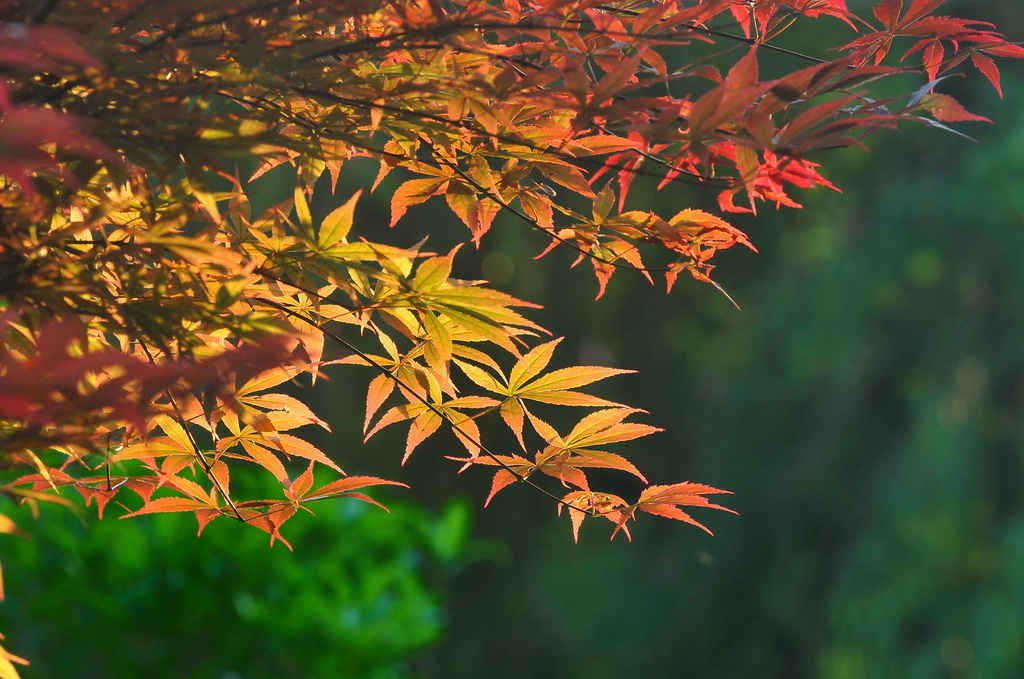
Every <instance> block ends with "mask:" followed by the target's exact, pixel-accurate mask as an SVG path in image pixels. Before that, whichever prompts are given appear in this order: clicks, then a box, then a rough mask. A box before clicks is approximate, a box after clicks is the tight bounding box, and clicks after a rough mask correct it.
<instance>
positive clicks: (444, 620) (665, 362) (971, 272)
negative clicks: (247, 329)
mask: <svg viewBox="0 0 1024 679" xmlns="http://www.w3.org/2000/svg"><path fill="white" fill-rule="evenodd" d="M853 2H854V4H856V0H853ZM947 7H948V10H949V12H950V13H955V14H960V15H964V16H971V17H976V18H980V19H986V20H990V21H993V22H995V23H997V25H998V26H999V27H1000V28H1001V29H1002V30H1003V31H1004V32H1005V33H1007V34H1008V35H1009V36H1010V37H1011V39H1013V38H1022V39H1024V34H1021V30H1022V29H1021V27H1022V26H1024V7H1022V6H1021V4H1020V3H1018V2H1016V0H992V1H985V0H976V1H973V2H967V1H965V0H961V1H960V2H953V1H951V2H949V3H948V5H947ZM837 30H838V29H837ZM836 35H837V36H841V35H842V34H841V33H837V34H836ZM840 39H841V38H840V37H837V38H836V39H835V40H834V41H833V42H839V40H840ZM821 40H822V43H823V44H825V43H827V39H826V37H821ZM782 65H786V64H782ZM1003 85H1004V90H1005V92H1006V97H1005V99H1003V100H999V99H998V97H997V96H996V95H995V94H994V92H993V91H992V89H991V87H990V86H989V85H988V84H987V83H986V82H984V80H983V79H982V78H980V77H979V76H977V74H974V76H973V77H971V78H968V79H953V80H950V81H947V82H946V83H944V85H943V87H944V88H945V90H944V91H947V92H949V93H951V94H954V95H955V96H957V97H958V98H960V99H961V101H963V102H964V103H965V104H966V105H967V107H968V108H969V109H971V110H972V111H974V112H976V113H979V114H982V115H986V116H988V117H990V118H991V119H992V120H993V121H994V123H995V124H994V125H985V124H978V123H976V124H970V125H963V126H961V127H960V129H962V130H963V131H965V132H966V133H968V134H970V135H971V136H973V137H975V138H976V139H977V140H978V143H977V144H975V143H971V142H969V141H967V140H965V139H963V138H960V137H957V136H954V135H951V134H948V133H945V132H942V131H939V130H935V129H929V128H926V127H923V126H922V127H921V128H911V127H908V128H906V129H905V130H904V131H903V132H902V133H900V134H895V133H881V134H878V135H875V136H874V137H873V138H872V139H871V141H870V146H871V152H870V153H864V152H862V151H859V150H853V151H848V152H847V151H844V152H841V153H833V154H828V155H824V156H821V157H819V160H821V161H823V162H824V163H825V170H826V172H825V173H826V175H827V176H828V177H829V178H830V179H831V180H832V181H834V182H835V183H836V184H837V185H838V186H840V187H841V188H842V189H843V191H844V193H843V194H841V195H840V194H836V193H833V192H826V191H817V192H803V193H800V194H798V195H797V196H796V197H797V199H798V200H799V201H801V202H803V203H804V205H805V209H804V210H799V211H794V210H786V211H780V212H774V211H772V210H765V211H764V212H763V213H762V214H761V215H759V216H758V218H757V219H756V220H755V219H748V218H740V219H737V220H736V223H737V225H738V226H740V227H741V228H744V229H745V230H747V232H748V233H749V234H750V236H751V238H752V240H753V241H754V243H755V244H756V245H757V247H758V249H759V250H760V251H761V252H760V254H754V253H750V252H740V251H738V250H736V251H730V252H728V253H725V254H723V255H720V259H721V262H720V263H719V267H718V269H716V272H715V273H716V274H717V280H718V281H719V282H720V283H721V284H722V285H723V287H724V288H725V289H726V290H728V291H729V293H730V294H731V295H732V296H733V298H735V299H736V300H737V302H739V304H740V305H741V306H742V307H743V310H742V311H737V310H736V309H735V308H733V307H732V305H731V304H730V303H729V302H728V301H727V300H726V299H725V298H724V297H722V296H721V295H720V294H719V293H718V292H716V291H715V290H714V289H713V288H711V287H710V286H705V285H701V284H697V283H692V282H687V281H682V280H681V281H680V283H679V285H678V286H677V289H676V291H675V292H674V293H673V294H672V295H671V296H666V295H664V293H663V291H661V290H660V289H655V288H651V287H649V286H648V285H647V284H646V282H644V281H643V280H642V279H640V278H639V277H634V276H632V275H631V274H629V273H628V272H623V273H620V274H618V275H617V276H616V278H615V279H614V280H613V281H612V284H611V286H610V288H609V292H608V294H607V295H606V296H605V297H604V298H603V299H602V300H600V301H598V302H593V301H592V300H593V296H594V294H595V292H596V284H595V283H594V281H593V277H592V275H591V273H590V272H589V270H587V269H585V268H584V267H582V266H581V267H580V268H579V269H575V270H573V269H569V268H568V264H569V263H570V262H571V261H572V259H573V257H572V256H571V254H570V253H560V252H557V251H556V252H555V253H553V254H551V255H549V256H548V257H546V258H544V259H542V260H539V261H537V260H532V259H531V257H532V256H533V255H534V254H536V253H537V252H539V251H540V250H541V249H542V246H543V244H542V242H541V240H540V238H539V237H538V236H537V235H536V234H533V233H530V232H529V231H528V230H526V228H525V227H523V226H521V225H519V224H516V223H515V222H512V221H501V222H499V223H498V225H497V226H496V229H495V232H494V233H493V234H491V235H490V236H489V237H488V238H486V239H485V241H484V244H483V247H482V248H481V250H480V252H479V253H469V252H464V253H463V254H462V255H460V266H462V267H463V270H462V271H460V272H458V273H459V274H460V275H463V276H465V277H474V278H475V277H485V278H490V279H491V280H493V281H494V282H495V283H496V284H497V285H498V286H499V287H502V288H503V289H506V290H508V291H510V292H512V293H513V294H516V295H517V296H520V297H523V298H526V299H529V300H532V301H536V302H540V303H542V304H544V306H545V308H544V309H543V310H542V311H541V312H539V313H538V314H536V316H535V318H537V320H539V321H540V322H541V323H542V324H543V325H545V326H546V327H547V328H549V329H551V330H552V331H553V332H554V333H555V335H556V336H560V335H565V336H566V337H567V339H566V341H565V342H563V344H562V345H561V347H560V350H559V352H558V353H556V361H559V362H560V363H561V364H562V365H567V364H570V363H572V362H582V363H584V364H589V363H601V364H607V365H614V366H617V367H626V368H635V369H637V370H639V374H638V375H633V376H628V377H621V378H617V379H616V380H613V381H611V382H609V383H608V385H607V386H606V387H604V388H602V390H601V394H602V395H603V396H605V397H607V398H610V399H613V400H621V401H624V402H626V403H630V404H632V405H636V406H638V407H643V408H645V409H647V410H649V411H650V415H649V416H648V417H646V418H645V421H647V422H650V423H653V424H657V425H660V426H664V427H665V428H666V429H667V431H666V432H665V433H662V434H658V435H656V436H652V437H649V439H645V440H641V441H638V442H636V443H635V445H632V446H631V447H630V449H629V451H628V454H629V455H630V457H631V459H633V460H634V461H635V462H636V463H637V464H638V465H639V466H640V467H641V468H642V469H643V470H644V471H645V473H647V475H648V477H649V478H651V479H652V481H653V482H656V483H657V482H666V483H668V482H676V481H681V480H687V479H689V480H694V481H699V482H703V483H708V484H711V485H715V486H718V487H722V488H728V489H731V490H733V491H734V492H735V495H734V496H732V497H729V498H727V501H726V504H727V505H728V506H730V507H732V508H735V509H737V510H738V511H739V512H740V516H738V517H736V516H731V515H727V514H719V513H715V514H712V513H710V512H705V513H703V514H701V515H699V516H697V518H698V519H699V520H701V521H703V522H706V523H707V524H708V525H709V527H711V529H712V530H714V531H715V534H716V536H715V537H710V536H708V535H706V534H704V533H702V532H700V531H698V530H695V529H693V528H691V527H687V526H684V525H682V524H678V523H675V522H669V521H661V520H658V519H655V518H648V519H647V520H643V521H640V522H638V523H637V524H636V526H635V528H634V529H633V542H632V543H628V542H626V541H624V540H616V541H615V542H613V543H609V542H608V540H607V536H608V533H609V531H608V530H607V529H608V527H609V526H607V525H601V524H600V523H598V524H596V525H593V526H590V525H585V526H584V529H583V534H582V536H581V542H580V544H578V545H575V544H573V542H572V538H571V534H570V531H569V526H568V523H567V521H566V520H565V519H564V517H563V518H562V519H557V518H556V517H555V512H554V507H552V506H551V505H550V503H549V502H547V501H546V499H545V498H542V497H540V496H538V495H536V494H535V493H531V492H530V491H529V489H526V488H519V487H514V488H511V489H509V490H506V491H505V492H504V493H502V495H501V496H499V497H498V498H497V499H496V500H495V501H494V503H492V505H491V507H489V508H488V509H486V510H482V509H480V505H481V504H482V501H483V498H484V497H485V496H486V493H487V488H488V486H489V478H488V475H486V474H482V473H481V474H474V473H473V470H470V471H469V472H467V473H466V474H464V475H462V476H457V475H455V474H454V472H455V470H456V467H455V466H454V465H453V464H450V463H448V462H447V461H444V460H442V459H440V458H441V457H442V456H443V455H444V454H447V453H449V452H450V451H449V449H448V448H446V447H445V442H444V441H443V440H440V439H439V440H438V441H437V443H435V444H434V445H433V446H432V447H431V446H426V445H424V446H423V447H422V449H421V450H419V451H417V453H416V455H414V456H413V458H412V459H411V460H410V462H409V464H407V465H406V466H405V467H404V468H402V467H399V466H398V460H399V458H400V450H401V438H402V432H399V431H395V432H391V431H385V432H383V433H382V434H381V435H380V437H379V438H376V439H374V441H373V442H372V443H371V445H369V446H367V447H363V446H362V445H361V443H360V440H359V436H358V429H359V423H360V422H361V418H362V404H361V397H362V389H363V388H364V387H363V386H361V384H360V382H361V380H359V379H352V380H347V379H345V378H346V377H361V376H356V375H354V373H353V375H349V373H345V372H342V373H340V374H339V375H338V377H337V378H336V379H335V380H334V381H332V382H330V383H328V384H327V386H326V387H325V389H324V391H322V392H319V393H318V394H317V395H316V401H317V402H316V403H315V404H314V405H315V406H316V409H317V410H318V412H319V413H320V414H321V415H323V416H325V417H326V418H327V419H330V420H331V421H332V424H333V426H334V429H335V431H336V432H338V433H337V435H336V436H334V437H332V438H331V439H330V440H327V441H325V442H323V444H324V445H325V446H327V448H326V449H328V450H333V451H336V452H337V453H338V454H339V455H342V456H344V458H345V459H346V460H353V462H352V463H347V464H346V465H345V466H346V468H347V469H350V470H354V471H356V472H358V473H363V472H369V471H372V472H373V473H376V474H379V475H382V476H387V477H389V478H395V479H398V480H403V481H406V482H409V483H411V484H412V485H413V489H412V490H411V491H407V492H393V493H390V494H389V495H387V502H388V504H389V506H390V507H391V509H392V512H393V513H392V514H391V515H386V514H384V513H383V512H381V511H380V510H377V509H376V508H373V507H369V506H364V505H361V504H359V503H355V502H352V503H336V504H334V505H330V504H323V505H322V506H321V507H320V508H319V510H318V515H317V518H316V519H305V520H302V519H296V520H294V521H293V522H291V523H290V524H289V526H287V527H286V537H288V538H289V539H290V540H291V541H292V543H293V545H294V546H295V552H294V553H292V552H289V551H287V550H286V549H285V548H283V547H281V546H277V547H274V548H273V549H270V548H268V547H267V546H266V541H265V539H264V538H265V536H264V535H263V534H262V533H257V532H256V531H244V530H241V529H239V528H238V527H237V526H234V525H231V524H228V523H226V522H225V523H224V524H223V525H218V523H215V524H213V525H212V526H211V527H210V528H209V529H208V532H207V533H206V534H204V536H203V537H202V538H200V539H198V540H197V539H195V536H194V528H195V525H194V521H193V520H191V519H189V518H187V517H184V518H182V517H166V516H165V517H144V518H140V519H135V520H131V521H123V522H114V521H108V522H102V523H100V522H97V521H95V519H90V520H88V525H87V526H83V525H82V524H81V523H80V522H79V520H78V519H76V518H74V517H71V516H66V515H64V514H62V513H60V512H53V511H50V512H47V513H46V514H45V516H44V517H43V520H42V521H39V522H33V521H32V519H30V518H28V516H27V514H23V515H21V516H20V517H19V522H20V523H22V524H23V525H28V526H31V528H32V530H31V532H33V533H34V536H35V539H34V541H33V542H32V543H26V542H23V541H20V540H17V539H14V538H4V539H3V541H2V542H0V560H2V562H3V565H4V574H5V580H6V584H7V589H8V600H7V601H6V602H4V603H3V604H0V629H2V630H3V631H4V632H5V633H6V634H7V636H8V643H9V647H10V648H11V649H12V650H14V651H15V652H18V653H20V654H22V655H27V656H30V658H31V659H32V661H33V665H32V666H31V667H30V668H27V669H26V671H25V673H24V676H25V677H26V679H31V678H33V677H58V676H59V677H67V678H71V677H122V676H125V677H126V676H141V675H143V674H144V675H145V676H147V677H150V678H151V679H159V678H163V677H168V678H170V677H203V678H205V677H209V678H211V679H242V678H244V679H263V678H269V677H309V678H312V679H320V678H328V677H338V678H342V679H347V678H349V677H352V678H356V677H358V678H360V679H361V678H378V677H379V678H382V679H383V678H398V677H424V678H441V677H443V678H444V679H463V678H465V679H476V678H479V677H485V678H488V679H505V678H509V679H511V678H512V677H515V678H516V679H521V678H522V677H530V678H531V679H544V678H548V677H551V678H555V677H558V678H563V677H571V676H586V677H588V679H606V678H608V679H610V678H612V677H623V676H645V677H656V678H662V677H666V678H667V677H673V678H676V677H686V678H691V677H692V678H694V679H734V678H735V679H752V678H754V677H756V678H757V679H802V678H808V679H811V678H819V677H820V678H823V679H863V678H869V677H870V678H871V679H890V678H892V679H933V678H936V677H949V678H952V679H961V678H962V679H967V678H970V679H981V678H985V679H988V678H1002V677H1018V676H1024V494H1022V489H1024V424H1022V421H1024V420H1022V417H1021V414H1022V413H1024V68H1021V67H1020V66H1019V65H1017V64H1011V63H1006V64H1005V65H1004V66H1003ZM366 169H367V171H368V172H370V171H372V168H369V167H367V168H366ZM354 188H355V187H354V186H353V187H351V188H350V189H345V188H343V189H342V197H343V198H345V197H347V196H348V195H349V194H351V192H352V191H353V190H354ZM385 198H386V193H380V194H378V196H377V199H378V200H381V201H382V200H384V199H385ZM637 199H638V202H657V204H658V205H659V210H660V211H662V212H667V213H669V214H671V213H672V212H673V211H675V210H676V209H680V208H682V207H684V206H693V205H698V206H699V205H701V204H710V203H711V201H713V199H714V196H713V195H712V194H711V193H706V192H703V193H702V192H700V191H699V190H697V189H694V188H693V187H682V188H669V189H666V190H665V191H663V192H661V193H658V194H655V193H653V192H652V193H650V195H638V196H637ZM362 209H363V210H364V213H363V219H364V224H366V225H367V226H366V227H365V228H366V229H367V232H369V230H370V229H372V228H373V226H372V225H373V224H377V223H386V218H385V216H384V215H386V210H387V208H386V204H380V205H376V206H374V205H371V204H369V203H367V204H365V205H364V206H363V208H362ZM442 220H449V217H448V216H447V214H446V208H445V207H444V206H443V205H441V204H432V203H428V204H426V205H424V206H421V209H420V210H418V211H412V210H411V211H410V213H409V216H407V217H406V218H405V220H403V223H402V225H400V226H399V227H398V229H397V230H396V231H395V232H394V233H393V234H390V235H387V236H385V237H387V238H392V239H394V240H395V241H396V242H402V243H404V244H408V243H411V242H415V241H416V240H418V239H419V237H420V236H421V231H422V227H423V224H428V225H429V226H430V228H431V229H432V230H434V232H433V235H432V236H431V241H430V245H431V246H432V247H433V248H434V249H435V250H439V251H443V250H444V249H445V248H447V247H449V246H450V244H452V243H454V242H457V241H458V240H460V239H462V238H463V237H464V232H463V231H462V230H461V227H458V226H457V225H451V228H450V229H449V227H447V226H445V227H439V228H437V229H435V228H434V227H435V225H437V224H439V223H440V222H441V221H442ZM373 235H374V237H378V234H377V233H374V234H373ZM365 377H366V379H369V375H366V376H365ZM617 482H619V480H618V479H617V477H611V476H610V477H609V483H611V484H613V485H612V487H611V490H613V491H615V490H616V487H615V486H614V484H615V483H617ZM622 492H623V493H624V494H627V495H628V494H631V493H633V492H635V491H634V490H633V489H632V487H631V486H623V487H622ZM602 523H603V522H602Z"/></svg>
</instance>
